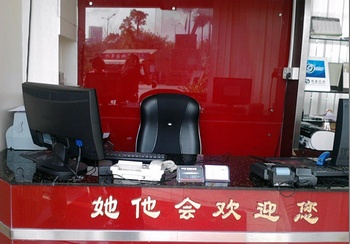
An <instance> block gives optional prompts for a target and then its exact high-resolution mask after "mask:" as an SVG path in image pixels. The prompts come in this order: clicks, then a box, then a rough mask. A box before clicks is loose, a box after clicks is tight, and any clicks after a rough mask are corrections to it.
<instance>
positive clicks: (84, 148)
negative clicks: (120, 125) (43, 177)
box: [22, 82, 104, 179]
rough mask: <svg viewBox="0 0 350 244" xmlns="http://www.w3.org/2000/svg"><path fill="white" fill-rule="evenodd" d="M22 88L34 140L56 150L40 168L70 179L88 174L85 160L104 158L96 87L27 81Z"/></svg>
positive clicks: (45, 171) (39, 163)
mask: <svg viewBox="0 0 350 244" xmlns="http://www.w3.org/2000/svg"><path fill="white" fill-rule="evenodd" d="M22 91H23V101H24V107H25V111H26V115H27V119H28V125H29V129H30V133H31V136H32V139H33V142H34V143H35V144H36V145H38V146H42V147H47V148H48V149H50V150H52V157H49V158H47V159H45V160H42V161H39V162H37V164H36V169H37V171H39V172H41V173H44V174H47V175H51V176H55V177H58V178H60V179H69V178H74V177H75V176H77V175H83V174H85V173H86V171H87V165H86V164H85V163H83V162H82V160H83V159H88V160H93V161H96V160H101V159H103V158H104V150H103V139H102V130H101V124H100V116H99V110H98V102H97V97H96V91H95V89H92V88H81V87H73V86H62V85H52V84H42V83H34V82H25V83H23V84H22Z"/></svg>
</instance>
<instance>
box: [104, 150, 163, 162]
mask: <svg viewBox="0 0 350 244" xmlns="http://www.w3.org/2000/svg"><path fill="white" fill-rule="evenodd" d="M105 159H107V160H112V161H118V160H126V161H139V162H142V163H145V164H149V163H151V162H152V161H153V160H162V161H164V160H166V159H167V156H166V154H162V153H145V152H120V151H106V152H105Z"/></svg>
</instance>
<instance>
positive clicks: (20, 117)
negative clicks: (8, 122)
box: [6, 106, 47, 150]
mask: <svg viewBox="0 0 350 244" xmlns="http://www.w3.org/2000/svg"><path fill="white" fill-rule="evenodd" d="M9 112H14V115H13V116H14V117H13V125H12V126H10V128H8V129H7V131H6V145H7V148H8V149H15V150H46V149H47V148H45V147H39V146H37V145H35V144H34V143H33V139H32V136H31V134H30V130H29V126H28V121H27V116H26V113H25V110H24V106H20V107H17V108H15V109H12V110H10V111H9Z"/></svg>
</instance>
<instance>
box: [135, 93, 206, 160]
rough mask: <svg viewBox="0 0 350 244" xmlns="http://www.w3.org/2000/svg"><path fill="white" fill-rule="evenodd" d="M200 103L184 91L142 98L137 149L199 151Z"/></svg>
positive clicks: (188, 152)
mask: <svg viewBox="0 0 350 244" xmlns="http://www.w3.org/2000/svg"><path fill="white" fill-rule="evenodd" d="M199 114H200V106H199V104H198V102H197V101H196V100H195V99H193V98H191V97H189V96H187V95H184V94H170V93H166V94H164V93H162V94H155V95H151V96H149V97H146V98H145V99H144V100H143V101H142V102H141V121H140V127H139V131H138V136H137V143H136V150H137V151H138V152H153V153H167V154H199V153H201V139H200V131H199Z"/></svg>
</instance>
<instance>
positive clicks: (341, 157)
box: [332, 98, 349, 165]
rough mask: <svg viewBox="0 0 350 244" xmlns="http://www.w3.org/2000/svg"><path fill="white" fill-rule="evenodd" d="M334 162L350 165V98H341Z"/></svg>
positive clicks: (334, 163)
mask: <svg viewBox="0 0 350 244" xmlns="http://www.w3.org/2000/svg"><path fill="white" fill-rule="evenodd" d="M332 164H333V165H349V99H344V98H341V99H339V103H338V111H337V122H336V128H335V135H334V143H333V151H332Z"/></svg>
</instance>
